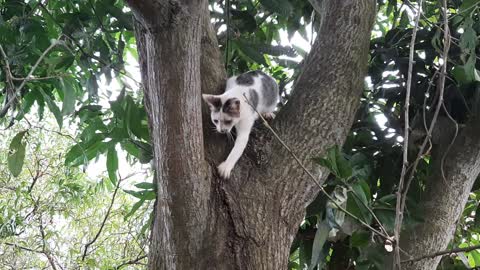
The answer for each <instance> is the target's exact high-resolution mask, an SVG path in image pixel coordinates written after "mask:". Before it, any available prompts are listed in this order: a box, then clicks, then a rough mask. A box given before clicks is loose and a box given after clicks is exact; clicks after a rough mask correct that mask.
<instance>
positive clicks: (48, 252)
mask: <svg viewBox="0 0 480 270" xmlns="http://www.w3.org/2000/svg"><path fill="white" fill-rule="evenodd" d="M39 222H40V224H39V225H38V227H39V229H40V235H41V236H42V253H43V254H45V257H47V260H48V262H49V263H50V265H51V266H52V268H53V270H57V267H56V265H55V260H54V258H53V257H52V255H51V254H50V251H49V250H47V241H46V240H45V230H44V227H43V221H42V217H41V216H40V220H39Z"/></svg>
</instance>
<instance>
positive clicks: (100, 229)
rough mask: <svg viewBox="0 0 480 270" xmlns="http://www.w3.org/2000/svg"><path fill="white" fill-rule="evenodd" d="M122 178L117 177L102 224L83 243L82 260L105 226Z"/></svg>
mask: <svg viewBox="0 0 480 270" xmlns="http://www.w3.org/2000/svg"><path fill="white" fill-rule="evenodd" d="M122 180H123V179H122V178H120V179H118V181H117V186H116V187H115V191H114V192H113V195H112V200H111V201H110V205H109V206H108V210H107V213H106V214H105V217H104V218H103V221H102V224H101V225H100V228H99V229H98V232H97V234H95V236H94V237H93V239H92V240H90V242H88V243H87V244H86V245H85V249H84V250H83V255H82V261H84V260H85V258H86V257H87V251H88V248H89V247H90V246H91V245H92V244H93V243H95V241H97V239H98V237H99V236H100V234H101V233H102V230H103V228H104V227H105V224H106V223H107V220H108V217H109V216H110V212H111V210H112V207H113V203H114V202H115V197H116V196H117V192H118V189H119V188H120V182H121V181H122Z"/></svg>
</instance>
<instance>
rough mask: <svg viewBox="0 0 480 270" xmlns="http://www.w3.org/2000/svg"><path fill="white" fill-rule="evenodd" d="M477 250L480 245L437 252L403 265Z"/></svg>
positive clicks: (406, 261)
mask: <svg viewBox="0 0 480 270" xmlns="http://www.w3.org/2000/svg"><path fill="white" fill-rule="evenodd" d="M477 249H480V245H476V246H471V247H464V248H452V249H450V250H443V251H438V252H435V253H431V254H427V255H423V256H420V257H416V258H413V259H408V260H404V261H402V263H408V262H417V261H420V260H423V259H430V258H435V257H438V256H445V255H450V254H452V253H459V252H469V251H473V250H477Z"/></svg>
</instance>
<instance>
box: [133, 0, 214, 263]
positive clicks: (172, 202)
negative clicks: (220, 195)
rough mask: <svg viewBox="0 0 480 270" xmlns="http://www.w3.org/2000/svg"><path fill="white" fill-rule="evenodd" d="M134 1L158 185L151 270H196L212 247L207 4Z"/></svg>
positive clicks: (196, 2) (201, 2) (200, 2)
mask: <svg viewBox="0 0 480 270" xmlns="http://www.w3.org/2000/svg"><path fill="white" fill-rule="evenodd" d="M128 2H129V4H130V5H131V7H132V9H134V10H135V15H136V19H137V20H138V21H139V23H137V24H136V31H135V32H136V37H137V45H138V48H139V59H140V67H141V71H142V80H143V82H144V89H143V90H144V93H145V106H146V109H147V112H148V118H149V125H150V130H151V134H152V140H153V146H154V156H155V163H154V164H155V168H156V183H157V186H158V191H157V202H156V206H155V207H156V215H155V219H154V224H153V230H152V241H151V249H150V250H151V252H150V254H149V256H150V260H149V263H150V268H151V269H193V268H195V267H196V263H197V261H196V258H199V257H200V254H199V253H200V250H201V249H202V245H203V244H204V243H203V240H204V233H205V231H206V227H207V224H208V214H209V211H208V200H209V196H210V185H211V184H210V180H211V179H210V178H209V177H208V172H209V171H208V168H207V166H206V163H205V161H204V160H205V158H204V148H203V133H202V117H201V96H200V94H201V85H202V84H201V78H200V67H201V64H200V62H201V60H200V59H201V57H200V56H201V41H202V37H203V36H204V22H205V17H204V16H208V9H207V1H205V0H203V1H188V3H183V2H181V1H173V0H171V1H154V0H150V1H141V2H142V3H140V2H139V1H128ZM184 2H187V1H184ZM152 10H156V11H157V12H154V13H152V12H151V11H152ZM153 15H154V16H155V17H156V18H151V16H153ZM155 20H158V21H155Z"/></svg>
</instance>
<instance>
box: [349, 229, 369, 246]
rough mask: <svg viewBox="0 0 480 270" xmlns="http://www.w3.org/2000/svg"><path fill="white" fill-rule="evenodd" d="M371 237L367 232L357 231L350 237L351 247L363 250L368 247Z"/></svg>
mask: <svg viewBox="0 0 480 270" xmlns="http://www.w3.org/2000/svg"><path fill="white" fill-rule="evenodd" d="M370 238H371V235H370V233H369V232H367V231H356V232H354V233H353V234H352V237H350V245H351V246H352V247H357V248H362V247H366V246H368V243H369V242H370Z"/></svg>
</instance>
